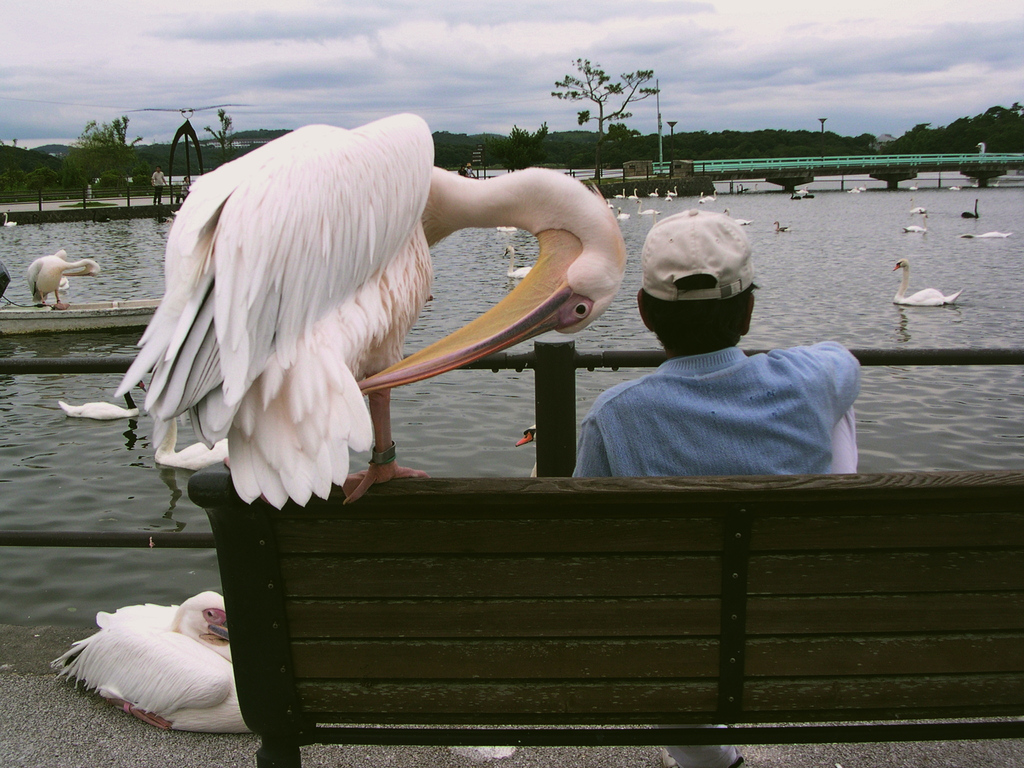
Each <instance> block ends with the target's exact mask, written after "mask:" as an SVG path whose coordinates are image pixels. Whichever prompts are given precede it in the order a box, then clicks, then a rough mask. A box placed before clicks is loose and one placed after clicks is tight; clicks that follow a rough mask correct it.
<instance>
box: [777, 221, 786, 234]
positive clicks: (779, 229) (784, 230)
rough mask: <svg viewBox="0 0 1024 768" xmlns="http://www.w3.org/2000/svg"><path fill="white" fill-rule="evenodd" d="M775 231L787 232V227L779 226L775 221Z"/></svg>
mask: <svg viewBox="0 0 1024 768" xmlns="http://www.w3.org/2000/svg"><path fill="white" fill-rule="evenodd" d="M775 231H776V232H789V227H780V226H779V222H777V221H776V222H775Z"/></svg>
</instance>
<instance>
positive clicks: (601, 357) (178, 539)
mask: <svg viewBox="0 0 1024 768" xmlns="http://www.w3.org/2000/svg"><path fill="white" fill-rule="evenodd" d="M745 351H746V353H747V354H748V355H752V354H757V353H759V352H764V351H766V350H745ZM850 351H851V352H852V353H853V355H854V356H855V357H856V358H857V359H858V360H859V361H860V363H861V365H864V366H913V365H929V366H934V365H942V366H946V365H956V366H959V365H1024V349H1013V348H994V349H851V350H850ZM134 359H135V358H134V357H131V356H128V355H121V356H108V357H74V358H45V357H36V358H7V359H4V360H0V375H2V374H61V375H64V374H80V373H124V372H125V371H127V370H128V367H129V366H130V365H131V364H132V362H133V361H134ZM664 360H665V353H664V352H663V351H661V350H605V351H594V352H578V351H577V350H576V345H575V341H574V340H573V339H569V338H567V339H558V340H555V341H546V340H545V341H537V342H535V343H534V348H533V351H530V352H500V353H498V354H494V355H488V356H487V357H484V358H481V359H480V360H477V361H476V362H474V363H470V364H468V365H466V366H463V367H465V368H471V369H478V370H491V371H494V372H498V371H502V370H514V371H524V370H532V371H533V372H534V403H535V407H536V417H537V431H538V432H539V433H540V434H542V435H543V436H544V439H543V440H538V441H537V442H536V446H537V474H538V476H540V477H568V476H570V475H572V471H573V468H574V467H575V462H576V371H577V370H580V369H586V370H588V371H595V370H597V369H610V370H613V371H615V370H618V369H620V368H656V367H657V366H659V365H660V364H661V363H662V362H664ZM0 546H37V547H154V548H163V547H175V548H182V547H184V548H191V547H196V548H212V547H213V536H212V534H205V533H192V534H184V533H153V534H147V533H144V532H125V533H86V532H77V533H76V532H47V531H0Z"/></svg>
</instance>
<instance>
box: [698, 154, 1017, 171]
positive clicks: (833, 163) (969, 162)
mask: <svg viewBox="0 0 1024 768" xmlns="http://www.w3.org/2000/svg"><path fill="white" fill-rule="evenodd" d="M1000 165H1002V166H1006V167H1018V168H1024V153H1001V154H996V153H992V152H988V153H985V154H979V153H974V154H967V155H860V156H842V157H765V158H756V159H750V160H695V161H694V162H693V170H694V173H733V172H737V171H748V172H749V171H768V172H771V171H818V172H821V171H823V170H833V171H840V172H841V171H852V170H861V171H862V170H864V169H885V168H920V169H928V168H936V167H947V168H954V167H956V168H971V167H979V168H980V167H986V168H987V167H991V166H1000Z"/></svg>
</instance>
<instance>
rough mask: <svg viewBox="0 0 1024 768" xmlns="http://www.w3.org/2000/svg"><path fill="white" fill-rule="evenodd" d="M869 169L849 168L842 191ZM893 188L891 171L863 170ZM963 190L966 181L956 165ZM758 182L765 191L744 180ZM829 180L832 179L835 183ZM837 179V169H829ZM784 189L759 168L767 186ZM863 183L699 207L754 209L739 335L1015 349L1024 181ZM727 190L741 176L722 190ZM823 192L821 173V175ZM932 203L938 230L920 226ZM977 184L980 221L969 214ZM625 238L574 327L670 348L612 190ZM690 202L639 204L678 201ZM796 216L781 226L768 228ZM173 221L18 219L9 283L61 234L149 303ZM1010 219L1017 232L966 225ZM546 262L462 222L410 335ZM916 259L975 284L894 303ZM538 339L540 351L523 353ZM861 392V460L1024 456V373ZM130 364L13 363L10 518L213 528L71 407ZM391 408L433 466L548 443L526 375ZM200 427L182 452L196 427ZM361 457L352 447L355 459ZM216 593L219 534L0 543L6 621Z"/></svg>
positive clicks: (1, 410) (457, 322) (113, 341)
mask: <svg viewBox="0 0 1024 768" xmlns="http://www.w3.org/2000/svg"><path fill="white" fill-rule="evenodd" d="M854 183H861V182H860V181H859V180H855V179H848V180H847V186H848V187H849V186H851V185H852V184H854ZM863 183H865V184H867V185H874V186H877V182H866V181H865V182H863ZM944 183H945V184H946V185H948V184H952V183H956V182H955V181H954V180H949V179H946V180H944ZM748 186H751V185H748ZM821 186H825V185H821ZM828 186H830V187H831V188H832V189H834V187H835V185H834V184H832V185H828ZM766 187H767V185H764V184H761V185H759V188H760V190H761V191H763V190H765V188H766ZM923 187H924V185H923V184H922V189H920V190H918V191H916V192H910V191H907V190H901V191H896V192H887V191H884V190H874V189H873V190H869V191H868V192H866V193H863V194H849V193H845V192H839V191H822V190H820V189H818V190H813V191H815V192H816V195H815V197H814V199H808V200H799V201H798V200H791V199H790V198H789V195H787V194H784V193H780V192H773V193H761V191H759V192H748V193H746V194H736V195H728V194H722V193H719V195H718V198H717V200H716V201H714V202H712V203H707V204H706V205H703V206H701V207H702V208H708V209H711V210H717V211H722V210H724V209H726V208H728V209H729V210H730V212H731V214H732V215H733V216H735V217H737V218H743V219H750V220H752V221H753V223H752V224H751V225H749V226H748V227H747V228H746V231H747V232H748V234H749V236H750V239H751V241H752V243H753V247H754V256H755V264H756V270H757V278H756V279H757V283H758V284H759V286H760V290H759V292H758V294H757V306H756V309H755V314H754V321H753V327H752V330H751V333H750V334H749V335H748V336H747V337H746V339H745V340H744V342H743V345H744V346H746V347H749V348H768V347H775V346H785V345H793V344H803V343H810V342H814V341H818V340H823V339H834V340H837V341H839V342H842V343H844V344H846V345H847V346H850V347H861V348H898V347H904V348H933V347H945V348H949V347H953V348H981V347H1020V346H1022V343H1024V302H1022V300H1021V295H1020V288H1019V286H1020V283H1021V278H1022V277H1024V246H1022V244H1024V226H1022V222H1024V188H1022V187H1002V188H990V189H966V188H965V189H963V190H962V191H950V190H949V189H947V188H943V189H936V188H934V186H932V188H930V189H925V188H923ZM720 189H721V190H723V191H725V190H727V189H728V185H720ZM812 189H813V188H812ZM912 197H913V205H914V206H918V205H920V206H923V207H925V208H927V209H928V212H929V214H928V216H929V217H928V233H927V235H923V236H922V235H913V234H904V233H903V232H902V227H903V226H904V225H906V224H909V223H912V221H913V220H914V219H916V218H918V217H912V216H911V215H910V213H909V210H910V208H911V207H912V205H911V198H912ZM975 198H977V199H978V200H979V209H980V212H981V219H980V220H976V221H975V220H965V219H962V218H961V216H960V213H961V211H965V210H971V209H973V207H974V200H975ZM612 202H613V204H615V205H617V206H621V207H622V208H623V211H624V212H627V213H630V214H631V218H629V219H628V220H624V221H622V222H621V224H622V230H623V234H624V236H625V239H626V244H627V248H628V252H629V264H628V267H627V274H626V279H625V281H624V284H623V288H622V290H621V292H620V294H619V296H618V297H617V298H616V300H615V302H614V303H613V305H612V306H611V307H610V308H609V310H608V311H607V312H606V313H605V314H604V315H603V316H602V317H601V318H600V319H599V320H597V321H596V322H595V323H593V324H592V325H591V327H589V328H588V329H586V330H585V331H583V332H582V333H581V334H579V335H578V337H577V338H576V343H577V348H578V349H580V350H581V351H586V350H588V349H598V348H600V349H654V348H656V347H657V344H656V341H655V340H654V339H653V337H652V336H651V334H649V333H648V332H647V331H646V330H644V328H643V326H642V325H641V324H640V322H639V319H638V317H637V316H636V311H635V303H634V301H635V300H634V296H635V293H636V290H637V288H638V286H639V254H640V249H641V247H642V244H643V239H644V237H645V236H646V233H647V231H648V229H649V228H650V226H651V217H650V216H640V215H638V213H637V206H636V204H635V203H633V202H631V201H629V200H615V201H612ZM694 205H696V201H695V199H693V198H689V199H686V198H680V199H678V200H675V201H672V202H666V201H664V200H647V199H645V201H644V207H645V208H646V207H651V208H655V209H658V210H659V211H662V212H663V213H665V214H668V213H671V212H676V211H680V210H684V209H685V208H687V207H693V206H694ZM776 220H778V221H780V222H782V224H784V225H788V226H789V227H790V231H789V232H785V233H776V232H775V231H774V227H773V224H772V223H773V222H774V221H776ZM168 230H169V224H168V223H159V222H156V221H151V220H133V221H123V222H122V221H114V222H108V223H103V224H93V223H81V224H49V225H43V226H26V225H22V226H18V227H12V228H5V229H4V230H3V231H0V260H2V261H3V262H4V263H5V264H6V265H7V267H8V269H9V270H10V271H11V274H12V276H13V278H14V282H13V283H12V285H11V286H10V288H8V290H7V294H6V295H7V298H10V299H12V300H13V301H16V302H19V303H28V302H29V296H28V291H27V287H26V285H25V281H24V278H23V275H24V270H25V268H26V267H27V265H28V264H29V263H30V262H31V261H32V260H33V259H34V258H36V257H38V256H41V255H45V254H48V253H53V252H54V251H56V250H58V249H59V248H64V249H66V250H67V252H68V258H69V259H72V260H73V259H77V258H82V257H90V258H94V259H96V260H97V261H98V262H99V263H100V264H101V266H102V267H103V272H102V273H101V274H100V275H99V276H97V277H95V278H73V279H72V280H73V283H72V292H71V296H70V298H71V300H72V301H75V300H77V301H84V300H87V299H105V298H146V297H152V296H159V295H160V294H162V287H163V277H162V274H163V273H162V261H163V247H164V243H165V241H166V236H167V232H168ZM993 230H997V231H1003V232H1015V234H1014V235H1013V236H1012V237H1010V238H1007V239H963V238H960V237H958V235H959V234H961V233H973V234H980V233H983V232H989V231H993ZM510 243H511V244H513V245H515V246H516V248H517V251H518V253H519V256H520V258H521V260H522V261H523V262H524V263H532V260H533V257H534V256H535V254H536V245H535V241H534V240H533V238H532V237H530V236H528V235H526V234H525V233H522V232H516V233H511V234H510V233H503V232H498V231H495V230H486V231H483V230H473V231H466V232H461V233H457V234H456V235H454V236H452V237H451V238H449V239H448V240H446V241H444V242H443V243H441V244H439V245H438V246H437V247H436V248H435V249H434V263H435V284H434V288H433V294H434V301H432V302H430V303H429V304H428V305H427V307H426V309H425V311H424V313H423V316H422V317H421V319H420V322H419V323H418V325H417V327H416V328H415V329H414V331H413V333H412V334H411V335H410V337H409V340H408V342H407V351H412V350H415V349H418V348H420V347H422V346H424V345H425V344H426V343H427V342H428V341H432V340H434V339H437V338H439V337H440V336H442V335H443V334H445V333H448V332H450V331H451V330H454V329H455V328H457V327H459V326H461V325H462V324H464V323H465V322H467V321H468V320H469V319H471V318H472V317H474V316H476V315H478V314H480V313H481V312H482V311H484V310H485V309H486V308H488V307H489V306H491V305H493V304H494V303H495V302H496V301H497V300H498V299H500V297H501V296H503V295H504V294H505V293H506V292H507V291H508V290H509V288H510V285H509V282H508V280H507V278H506V277H505V272H506V269H507V260H506V259H505V258H504V257H503V252H504V247H505V245H506V244H510ZM900 258H908V259H910V260H911V262H912V265H913V274H912V279H911V287H910V290H911V291H914V290H917V289H920V288H924V287H936V288H940V289H942V290H944V291H945V292H947V293H949V292H952V291H954V290H958V289H960V288H963V289H964V293H963V296H962V297H961V299H960V301H959V302H958V304H957V305H956V306H955V307H943V308H931V307H922V308H917V307H910V308H901V307H897V306H895V305H893V304H892V298H893V295H894V294H895V292H896V289H897V287H898V284H899V278H900V273H898V272H896V273H894V272H893V271H892V270H893V266H894V265H895V262H896V261H897V259H900ZM137 336H138V334H137V333H135V332H129V333H124V332H120V333H103V334H68V335H63V336H34V337H20V338H19V337H7V338H2V337H0V355H3V356H19V357H62V356H97V355H99V356H102V355H126V354H134V351H135V347H134V344H135V341H136V340H137ZM525 348H527V347H524V349H525ZM642 373H643V371H638V370H628V371H627V370H622V371H618V372H611V371H596V372H593V373H588V372H586V371H580V372H578V374H577V395H578V403H577V410H578V416H579V417H582V415H583V414H584V413H585V412H586V410H587V409H588V408H589V406H590V404H591V403H592V402H593V399H594V398H595V397H596V396H597V395H598V394H599V393H600V392H602V391H604V390H605V389H606V388H608V387H609V386H611V385H612V384H614V383H616V382H618V381H621V380H624V379H627V378H633V377H635V376H638V375H641V374H642ZM863 378H864V384H863V390H862V394H861V396H860V399H859V400H858V402H857V414H858V423H857V426H858V432H859V444H860V452H861V453H860V455H861V470H862V471H865V472H881V471H911V470H933V469H934V470H941V469H969V468H985V469H1020V468H1022V467H1024V423H1022V421H1024V419H1022V414H1024V369H1022V368H1021V367H1020V366H988V367H919V366H913V367H887V368H881V367H875V368H866V369H865V371H864V377H863ZM118 380H119V377H118V376H115V375H72V376H61V375H19V376H3V375H0V414H2V419H0V529H9V530H43V531H64V530H69V531H103V532H106V531H190V532H201V531H208V530H209V525H208V522H207V519H206V515H205V513H204V512H203V510H202V509H199V508H197V507H196V506H194V505H193V504H192V503H191V502H190V501H189V500H188V498H187V495H185V493H184V491H185V489H186V485H187V481H188V475H189V473H188V472H185V471H180V470H171V469H164V468H160V467H157V466H155V464H154V462H153V450H154V446H153V443H152V439H151V432H152V423H151V421H150V420H149V419H148V418H147V417H146V416H145V415H143V416H142V417H141V418H139V419H138V420H132V421H128V420H123V421H115V422H91V421H85V420H78V419H68V418H66V417H65V416H64V414H63V412H62V411H61V410H60V409H59V408H58V405H57V401H58V400H64V401H66V402H70V403H82V402H89V401H99V400H110V401H113V390H114V389H115V388H116V386H117V383H118ZM392 415H393V419H394V430H395V435H396V441H397V443H398V446H399V451H400V453H401V458H402V461H403V463H405V464H407V465H409V466H413V467H417V468H421V469H424V470H426V471H427V472H429V473H430V474H432V475H434V476H448V477H472V476H503V475H514V476H525V475H528V474H529V472H530V469H531V467H532V466H533V463H534V460H535V456H534V451H533V450H532V449H530V448H518V449H517V448H515V447H514V443H515V441H516V440H517V439H518V438H519V437H520V435H521V432H522V429H524V428H525V427H528V426H530V425H531V424H532V423H533V422H534V415H533V376H532V374H531V373H530V372H524V373H515V372H512V371H509V372H501V373H491V372H489V371H456V372H452V373H449V374H445V375H443V376H440V377H437V378H434V379H431V380H428V381H424V382H419V383H416V384H412V385H409V386H406V387H402V388H399V389H398V390H396V391H395V392H394V394H393V404H392ZM193 440H194V439H193V437H192V435H191V430H190V429H188V428H187V427H186V428H184V429H182V430H181V431H180V434H179V447H180V446H184V445H185V444H187V443H189V442H192V441H193ZM366 458H367V457H366V456H354V457H353V461H352V467H353V468H354V469H356V468H359V467H360V465H362V464H363V463H364V462H365V461H366ZM210 588H212V589H217V588H219V576H218V574H217V569H216V558H215V554H214V553H213V551H211V550H145V551H143V550H119V549H106V548H102V549H55V548H54V549H50V548H17V547H9V548H0V623H9V624H23V625H33V624H81V625H90V624H91V623H92V621H93V616H94V614H95V612H96V611H97V610H109V609H113V608H117V607H120V606H122V605H128V604H132V603H139V602H157V603H164V604H169V603H176V602H180V601H181V600H183V599H185V598H187V597H189V596H190V595H192V594H195V593H197V592H200V591H202V590H204V589H210Z"/></svg>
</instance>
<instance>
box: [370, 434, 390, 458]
mask: <svg viewBox="0 0 1024 768" xmlns="http://www.w3.org/2000/svg"><path fill="white" fill-rule="evenodd" d="M394 460H395V441H394V440H392V441H391V445H389V446H388V447H387V448H385V449H384V450H383V451H379V452H378V451H377V446H373V453H372V454H371V455H370V463H371V464H390V463H391V462H392V461H394Z"/></svg>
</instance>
